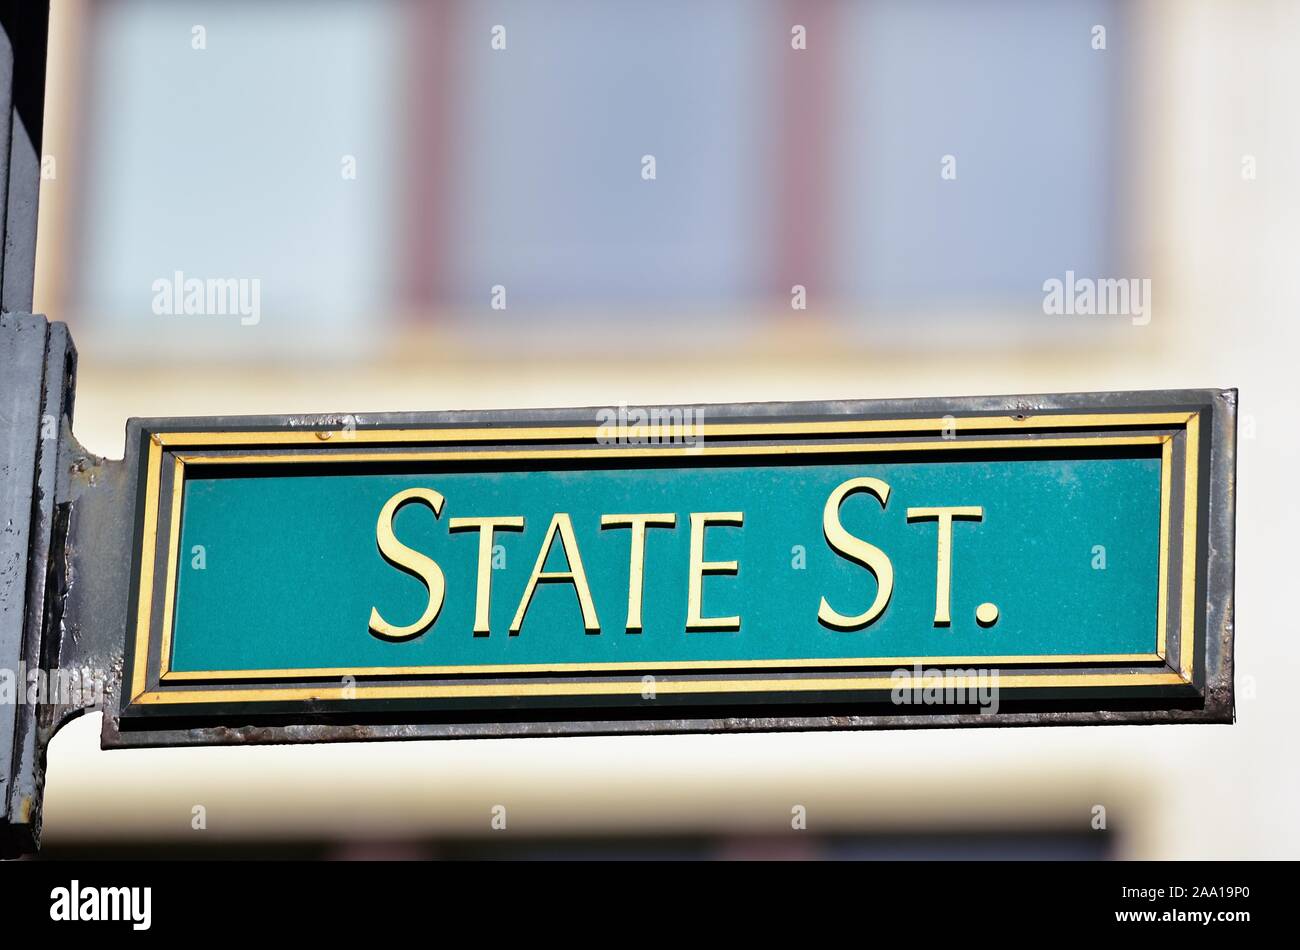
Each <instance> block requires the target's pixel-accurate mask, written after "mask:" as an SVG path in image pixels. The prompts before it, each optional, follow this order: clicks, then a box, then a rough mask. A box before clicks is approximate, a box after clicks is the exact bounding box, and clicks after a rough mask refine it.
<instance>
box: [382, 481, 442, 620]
mask: <svg viewBox="0 0 1300 950" xmlns="http://www.w3.org/2000/svg"><path fill="white" fill-rule="evenodd" d="M408 501H419V502H423V503H424V504H426V505H428V506H429V507H430V508H432V509H433V516H434V517H435V518H436V517H438V515H440V514H442V503H443V497H442V495H440V494H438V493H437V492H436V491H434V490H433V489H432V488H408V489H406V490H405V491H399V492H398V493H397V494H396V495H394V496H393V497H392V498H390V499H388V501H387V502H385V503H384V507H383V508H382V509H381V510H380V512H379V521H378V523H377V524H376V526H375V540H376V542H377V543H378V545H379V552H380V553H381V554H382V555H383V556H384V558H385V559H386V560H387V561H388V562H389V563H390V564H392V565H394V566H395V567H398V568H400V569H402V570H403V571H406V572H407V573H408V574H413V575H415V576H416V577H418V578H419V579H420V580H421V581H423V582H424V585H425V587H427V588H428V589H429V601H428V603H427V604H426V605H425V608H424V613H422V614H420V619H419V620H417V621H415V623H413V624H408V625H407V626H405V627H400V626H396V625H394V624H391V623H389V622H388V621H387V620H385V619H384V618H383V617H381V616H380V615H379V611H378V610H377V609H376V608H374V607H371V608H370V631H371V633H373V634H375V635H376V636H380V637H384V638H386V639H389V640H406V639H409V638H410V637H414V636H418V635H419V634H421V633H423V632H424V631H425V630H427V629H428V628H429V627H431V626H432V625H433V622H434V621H435V620H436V619H437V618H438V611H440V610H441V609H442V599H443V595H444V593H445V592H446V581H445V580H444V578H443V575H442V568H440V567H439V566H438V564H437V562H435V561H434V560H433V558H431V557H428V556H427V555H425V554H421V553H420V552H419V551H416V550H415V549H413V548H409V547H407V546H406V545H405V544H403V543H402V542H401V541H398V540H397V536H396V535H394V534H393V519H394V518H395V517H396V516H397V509H399V508H401V507H402V505H404V504H406V503H407V502H408Z"/></svg>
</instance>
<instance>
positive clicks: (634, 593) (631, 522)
mask: <svg viewBox="0 0 1300 950" xmlns="http://www.w3.org/2000/svg"><path fill="white" fill-rule="evenodd" d="M600 526H601V527H602V528H631V529H632V541H631V547H632V554H631V562H630V564H629V565H628V574H627V632H628V633H640V632H641V600H642V591H643V590H644V589H645V532H646V528H647V527H654V528H675V527H677V516H676V515H675V514H658V515H601V516H600Z"/></svg>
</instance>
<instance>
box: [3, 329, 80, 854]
mask: <svg viewBox="0 0 1300 950" xmlns="http://www.w3.org/2000/svg"><path fill="white" fill-rule="evenodd" d="M75 362H76V356H75V352H74V351H73V349H72V343H71V339H70V338H69V336H68V332H67V328H66V327H64V326H63V325H62V324H54V325H49V324H47V323H46V321H45V318H44V317H36V316H31V315H12V314H10V315H5V316H0V371H3V374H4V379H5V383H4V386H3V387H0V486H3V490H2V491H0V670H3V671H5V673H6V674H7V675H8V676H9V677H10V680H9V682H10V683H11V684H12V686H13V688H14V689H16V691H17V693H16V695H13V696H11V697H8V699H9V701H6V702H3V703H0V763H4V764H5V766H6V767H5V768H4V769H3V770H0V849H3V850H5V851H13V850H15V849H18V848H30V847H32V846H34V844H35V842H36V841H37V840H39V835H40V797H41V778H42V776H41V773H42V757H43V750H44V743H43V742H42V741H41V737H40V732H41V724H40V718H41V716H44V715H48V713H49V711H50V710H47V709H46V708H45V707H43V706H41V705H36V704H32V703H29V702H27V701H26V699H27V696H26V674H27V673H28V672H29V671H35V670H39V669H41V668H49V666H50V664H51V663H52V662H56V661H55V660H54V658H52V657H51V655H50V653H49V652H48V646H49V641H47V640H46V639H45V638H44V636H43V631H45V630H47V629H51V630H53V629H57V625H58V623H59V621H60V616H61V610H62V597H61V593H62V585H63V575H64V571H63V567H62V565H63V538H64V533H65V532H64V529H63V525H64V523H65V519H64V517H63V512H64V510H65V509H62V508H61V507H60V504H59V501H60V497H61V495H60V488H61V485H62V484H63V483H66V476H67V473H66V465H65V461H66V459H65V458H64V456H63V454H62V453H63V451H64V449H65V448H66V447H67V445H68V444H69V440H70V423H71V412H72V378H73V374H74V369H75ZM0 675H3V674H0Z"/></svg>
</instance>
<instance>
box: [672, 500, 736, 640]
mask: <svg viewBox="0 0 1300 950" xmlns="http://www.w3.org/2000/svg"><path fill="white" fill-rule="evenodd" d="M744 524H745V514H744V512H741V511H692V512H691V567H690V574H689V579H688V581H687V592H686V629H687V630H689V631H702V630H739V629H740V617H705V616H703V614H704V575H705V574H737V573H739V572H740V564H739V562H737V561H706V560H704V532H705V530H706V529H707V528H708V527H709V526H710V525H732V526H733V527H743V526H744Z"/></svg>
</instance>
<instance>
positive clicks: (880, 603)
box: [817, 478, 894, 630]
mask: <svg viewBox="0 0 1300 950" xmlns="http://www.w3.org/2000/svg"><path fill="white" fill-rule="evenodd" d="M858 491H867V492H871V494H873V495H875V496H876V497H877V498H879V499H880V507H881V508H884V507H885V503H886V502H888V501H889V486H888V485H887V484H886V483H885V482H883V481H881V480H880V479H878V478H850V479H849V480H848V481H847V482H844V483H843V484H842V485H840V486H839V487H837V488H836V489H835V490H834V491H833V492H831V494H830V497H829V498H827V499H826V508H825V510H824V511H823V513H822V529H823V530H824V531H825V532H826V542H827V543H828V544H829V545H830V546H831V548H833V549H834V550H835V552H836V553H838V554H841V555H843V556H844V557H845V558H847V559H848V560H850V561H856V562H857V563H858V564H861V565H862V566H863V567H865V568H866V569H867V570H869V571H871V573H872V574H874V575H876V585H877V587H876V599H875V601H873V602H872V604H871V606H870V607H868V608H867V610H866V612H865V613H861V614H858V615H857V616H856V617H846V616H844V615H843V614H841V613H838V612H836V611H835V610H833V609H832V608H831V605H830V604H829V603H827V602H826V598H825V597H823V598H822V602H821V606H820V607H818V608H817V619H818V620H820V621H821V622H822V623H824V624H825V625H826V626H828V627H833V628H835V629H836V630H857V629H860V628H862V627H865V626H866V625H867V624H869V623H871V621H873V620H875V619H876V617H878V616H880V614H881V613H882V612H883V611H884V609H885V607H886V606H887V605H888V604H889V598H890V597H891V596H892V595H893V593H894V565H893V564H892V563H890V560H889V557H888V555H886V554H885V552H884V551H882V550H880V548H878V547H876V546H875V545H874V544H868V543H867V542H866V541H863V540H862V539H861V538H855V537H854V536H853V535H851V534H849V533H848V532H847V531H845V530H844V526H843V525H842V524H840V505H841V504H842V503H843V501H844V499H845V497H847V496H848V495H851V494H852V493H853V492H858Z"/></svg>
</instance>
